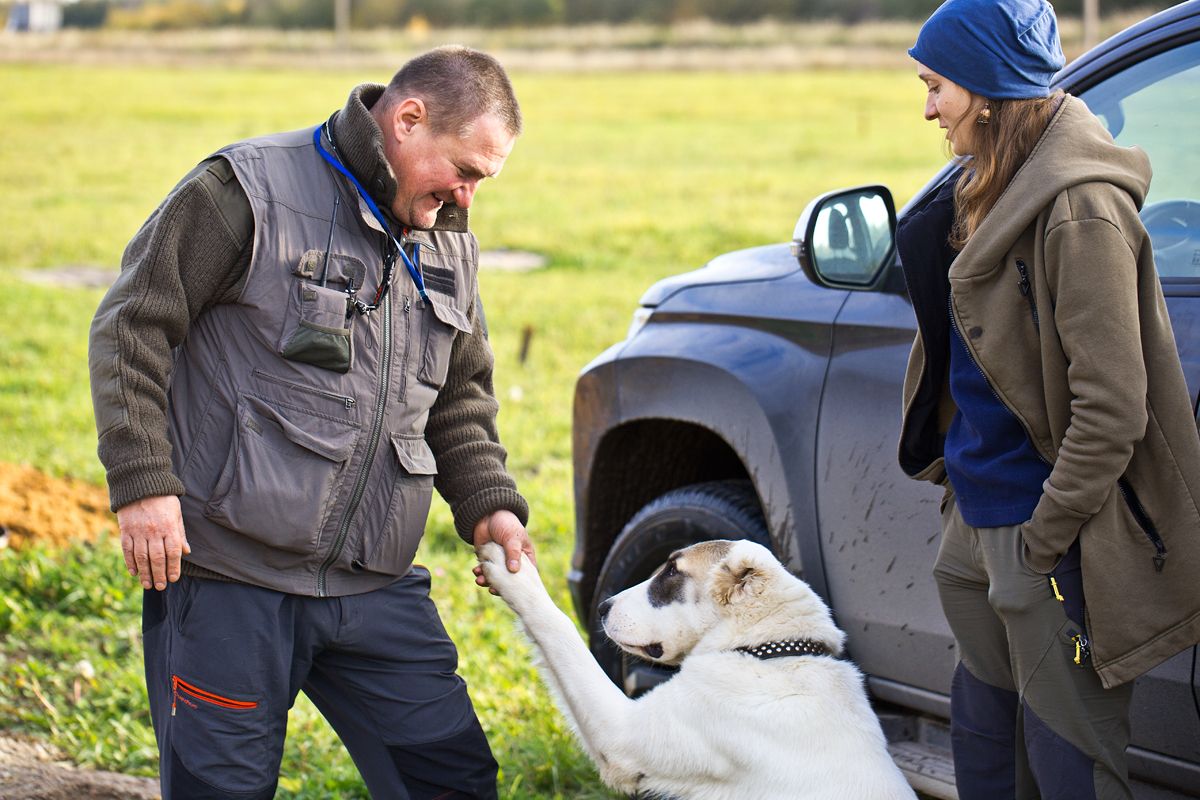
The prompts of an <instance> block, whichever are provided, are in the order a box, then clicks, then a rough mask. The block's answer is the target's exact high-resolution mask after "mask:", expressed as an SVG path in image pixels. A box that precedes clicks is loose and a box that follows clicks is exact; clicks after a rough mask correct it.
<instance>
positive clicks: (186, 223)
mask: <svg viewBox="0 0 1200 800" xmlns="http://www.w3.org/2000/svg"><path fill="white" fill-rule="evenodd" d="M253 234H254V217H253V213H252V211H251V208H250V202H249V200H248V199H247V197H246V194H245V192H244V191H243V190H242V187H241V185H240V184H239V183H238V182H237V179H236V178H235V176H234V174H233V170H232V168H231V167H230V166H229V164H228V162H226V161H225V160H224V159H222V158H214V159H209V160H207V161H204V162H202V163H201V164H199V165H198V166H197V167H196V168H195V169H194V170H192V171H191V172H190V173H188V175H187V176H186V177H185V178H184V179H183V180H182V181H181V182H180V183H179V185H177V186H176V187H175V189H174V190H172V192H171V194H170V195H168V196H167V198H166V200H164V201H163V203H162V204H161V205H160V206H159V207H158V208H157V209H156V210H155V212H154V213H153V214H152V215H151V216H150V218H149V219H148V220H147V221H146V223H145V224H144V225H143V226H142V228H141V230H140V231H138V233H137V235H136V236H135V237H134V238H133V240H132V241H131V242H130V243H129V245H128V247H126V249H125V255H124V256H123V258H122V260H121V275H120V277H118V278H117V280H116V282H115V283H114V284H113V286H112V288H111V289H109V291H108V294H107V295H105V297H104V300H103V301H101V303H100V307H99V308H98V309H97V311H96V316H95V318H94V319H93V321H92V328H91V333H90V335H89V339H88V363H89V371H90V373H91V388H92V406H93V410H94V412H95V415H96V429H97V433H98V435H99V448H98V452H99V455H100V461H101V463H103V464H104V467H105V469H106V470H107V478H108V487H109V502H110V504H111V506H112V509H113V510H114V511H115V510H117V509H118V508H120V507H122V506H125V505H128V504H129V503H132V502H134V501H136V500H140V499H142V498H145V497H152V496H157V495H168V494H175V495H179V494H182V493H183V484H182V483H181V482H180V480H179V478H178V477H177V476H176V475H174V473H173V472H172V467H171V444H170V440H169V439H168V436H167V392H168V388H169V384H170V379H171V371H172V368H173V357H172V352H171V351H172V349H173V348H175V347H177V346H178V345H179V344H180V343H181V342H182V341H183V339H184V337H185V336H186V335H187V331H188V328H189V326H190V325H191V323H192V322H193V321H194V320H195V319H196V318H197V317H198V316H200V314H202V313H203V312H204V311H205V310H207V309H208V308H210V307H212V306H213V305H215V304H217V303H224V302H233V301H235V300H236V299H237V296H238V294H239V293H240V292H241V289H242V287H243V285H244V282H245V277H246V274H247V271H248V267H249V264H250V256H251V254H252V251H253Z"/></svg>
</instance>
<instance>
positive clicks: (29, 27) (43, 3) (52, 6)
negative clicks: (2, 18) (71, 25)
mask: <svg viewBox="0 0 1200 800" xmlns="http://www.w3.org/2000/svg"><path fill="white" fill-rule="evenodd" d="M61 27H62V6H60V5H59V4H58V3H56V2H52V0H33V2H28V3H16V4H14V5H13V6H11V7H10V8H9V10H8V21H7V22H6V23H5V24H4V29H5V30H8V31H30V32H33V33H50V32H52V31H56V30H58V29H59V28H61Z"/></svg>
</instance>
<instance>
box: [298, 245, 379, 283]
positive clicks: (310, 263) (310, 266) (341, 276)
mask: <svg viewBox="0 0 1200 800" xmlns="http://www.w3.org/2000/svg"><path fill="white" fill-rule="evenodd" d="M366 271H367V268H366V265H365V264H363V262H362V261H360V260H359V259H357V258H355V257H354V256H347V255H343V254H341V253H330V254H329V264H328V266H326V264H325V251H324V250H306V251H305V252H304V255H302V256H300V263H298V264H297V265H296V266H295V267H294V268H293V269H292V274H293V275H299V276H300V277H301V278H308V279H309V280H313V281H320V280H321V273H322V272H324V273H325V281H326V282H327V283H344V284H346V285H347V286H349V285H352V284H353V283H354V280H355V279H356V278H358V277H359V276H360V275H362V274H364V273H365V272H366ZM360 283H361V281H360Z"/></svg>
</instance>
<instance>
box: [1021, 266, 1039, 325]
mask: <svg viewBox="0 0 1200 800" xmlns="http://www.w3.org/2000/svg"><path fill="white" fill-rule="evenodd" d="M1017 272H1019V273H1021V280H1019V281H1017V287H1018V288H1020V290H1021V294H1023V295H1025V299H1026V300H1028V301H1029V310H1030V311H1032V312H1033V327H1034V328H1036V329H1037V331H1038V332H1039V333H1041V330H1042V326H1041V325H1039V324H1038V315H1037V303H1036V302H1035V301H1034V299H1033V286H1032V285H1031V284H1030V283H1029V272H1028V271H1027V270H1026V268H1025V262H1024V261H1022V260H1021V259H1019V258H1018V259H1017Z"/></svg>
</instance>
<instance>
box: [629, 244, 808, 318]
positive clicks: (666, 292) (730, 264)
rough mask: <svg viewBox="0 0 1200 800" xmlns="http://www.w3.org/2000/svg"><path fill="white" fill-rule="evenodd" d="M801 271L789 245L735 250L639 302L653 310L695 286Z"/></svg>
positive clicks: (675, 277)
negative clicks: (668, 299)
mask: <svg viewBox="0 0 1200 800" xmlns="http://www.w3.org/2000/svg"><path fill="white" fill-rule="evenodd" d="M799 269H800V262H799V261H797V260H796V257H795V256H793V255H792V253H791V248H790V245H788V244H787V243H783V244H768V245H764V246H762V247H751V248H749V249H747V250H735V251H734V252H732V253H726V254H725V255H721V256H717V257H716V258H714V259H713V260H712V261H710V262H708V263H707V264H705V265H704V266H703V267H701V268H700V269H697V270H693V271H691V272H685V273H683V274H682V275H672V276H671V277H669V278H664V279H663V280H661V281H659V282H658V283H656V284H654V285H653V286H651V287H650V288H649V289H647V290H646V293H645V294H643V295H642V299H641V301H640V303H641V305H643V306H651V307H653V306H657V305H658V304H660V303H662V302H663V301H664V300H666V299H667V298H668V297H670V296H671V295H673V294H675V293H676V292H679V291H681V290H683V289H688V288H691V287H693V286H711V285H715V284H724V283H744V282H747V281H762V280H770V279H772V278H782V277H783V276H784V275H788V274H790V273H792V272H796V271H797V270H799Z"/></svg>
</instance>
